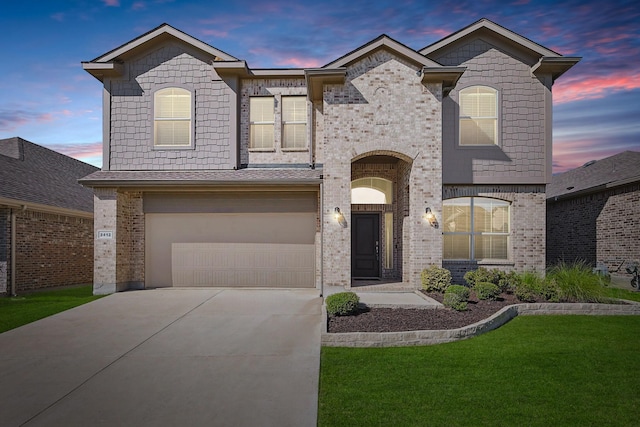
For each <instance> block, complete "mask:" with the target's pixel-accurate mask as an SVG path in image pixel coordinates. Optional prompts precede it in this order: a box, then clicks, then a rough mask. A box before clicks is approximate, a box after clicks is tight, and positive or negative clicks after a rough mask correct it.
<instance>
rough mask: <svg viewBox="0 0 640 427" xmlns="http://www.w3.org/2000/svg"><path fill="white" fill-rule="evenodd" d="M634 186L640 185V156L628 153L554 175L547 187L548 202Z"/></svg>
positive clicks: (635, 152) (637, 153) (635, 153)
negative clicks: (638, 183) (632, 184)
mask: <svg viewBox="0 0 640 427" xmlns="http://www.w3.org/2000/svg"><path fill="white" fill-rule="evenodd" d="M632 182H640V152H637V151H625V152H622V153H619V154H616V155H615V156H611V157H607V158H605V159H602V160H597V161H595V160H594V161H591V162H588V163H585V164H584V165H583V166H581V167H579V168H576V169H572V170H570V171H568V172H565V173H562V174H560V175H554V176H553V177H552V178H551V183H550V184H549V185H547V199H556V198H567V197H573V196H577V195H579V194H584V193H593V192H596V191H601V190H605V189H607V188H611V187H617V186H620V185H624V184H628V183H632Z"/></svg>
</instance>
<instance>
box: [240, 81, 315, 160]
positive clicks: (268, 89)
mask: <svg viewBox="0 0 640 427" xmlns="http://www.w3.org/2000/svg"><path fill="white" fill-rule="evenodd" d="M296 95H297V96H306V95H307V86H306V82H305V80H304V78H299V79H257V80H250V79H243V80H242V90H241V98H240V123H241V128H240V163H241V164H250V165H255V164H266V163H270V164H309V140H308V138H307V147H306V148H304V149H283V148H282V97H283V96H296ZM252 96H272V97H273V98H274V100H275V104H274V105H275V111H274V132H273V133H274V147H273V149H272V150H267V151H265V150H253V149H250V148H249V135H250V120H249V118H250V116H249V114H250V112H249V100H250V98H251V97H252ZM307 103H308V102H307ZM308 104H309V103H308ZM310 108H311V107H310V106H309V105H308V106H307V135H309V126H310V124H311V123H312V121H311V120H310V117H309V111H310Z"/></svg>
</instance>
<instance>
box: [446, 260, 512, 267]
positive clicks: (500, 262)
mask: <svg viewBox="0 0 640 427" xmlns="http://www.w3.org/2000/svg"><path fill="white" fill-rule="evenodd" d="M442 264H443V265H444V264H469V265H471V264H473V265H480V266H483V265H506V266H514V265H515V264H516V263H515V262H513V261H510V260H508V259H481V260H472V259H443V260H442Z"/></svg>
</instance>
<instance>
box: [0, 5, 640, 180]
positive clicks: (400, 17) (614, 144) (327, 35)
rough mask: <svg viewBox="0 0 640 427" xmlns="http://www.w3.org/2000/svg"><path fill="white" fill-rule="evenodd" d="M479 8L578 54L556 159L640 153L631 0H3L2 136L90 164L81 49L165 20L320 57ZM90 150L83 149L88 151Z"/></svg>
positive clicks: (247, 51)
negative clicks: (37, 0) (38, 0)
mask: <svg viewBox="0 0 640 427" xmlns="http://www.w3.org/2000/svg"><path fill="white" fill-rule="evenodd" d="M482 17H486V18H489V19H491V20H493V21H495V22H496V23H498V24H500V25H503V26H504V27H506V28H509V29H511V30H513V31H515V32H516V33H518V34H520V35H522V36H524V37H527V38H529V39H530V40H532V41H534V42H536V43H539V44H541V45H543V46H545V47H548V48H550V49H553V50H554V51H556V52H559V53H561V54H563V55H568V56H581V57H583V59H582V61H581V62H580V63H578V64H577V65H576V66H575V67H574V68H573V69H571V70H569V72H567V73H566V74H565V75H563V76H562V77H560V79H558V81H556V82H555V84H554V87H553V99H554V148H553V152H554V171H555V172H560V171H564V170H567V169H568V168H572V167H576V166H580V165H581V164H583V163H584V162H586V161H589V160H593V159H599V158H602V157H606V156H609V155H612V154H615V153H617V152H620V151H624V150H630V149H631V150H636V151H640V125H638V123H639V122H640V119H638V118H639V117H640V71H639V68H638V64H640V26H639V25H638V22H640V6H638V5H637V1H627V0H621V1H616V2H600V1H595V0H590V1H581V0H571V1H553V2H552V1H536V0H512V1H508V2H502V1H498V0H494V1H488V2H477V1H471V0H459V1H456V2H442V1H437V2H436V1H423V0H415V1H412V0H395V1H391V0H385V1H366V0H353V1H350V2H343V1H337V0H335V1H334V0H331V1H324V2H318V1H313V2H311V1H299V2H285V1H274V0H266V1H262V2H255V1H250V0H236V1H227V2H221V1H204V0H199V1H189V0H181V1H173V0H100V1H92V2H85V1H81V0H67V1H63V0H52V1H47V2H41V3H39V4H38V7H37V8H35V7H31V6H30V5H29V4H28V2H11V3H9V4H6V5H4V6H3V13H2V14H1V15H0V25H2V28H3V32H4V34H19V35H20V37H3V38H2V39H1V40H0V50H1V51H2V52H3V64H10V66H8V67H5V69H3V74H1V75H0V138H6V137H12V136H21V137H23V138H25V139H28V140H30V141H33V142H35V143H38V144H42V145H45V146H47V147H49V148H52V149H55V150H58V151H61V152H64V153H65V154H68V155H71V156H73V157H76V158H80V159H83V160H85V161H90V162H92V163H94V164H96V165H100V162H101V147H100V143H99V141H100V140H101V138H102V122H101V120H102V112H101V109H102V88H101V85H100V83H99V82H98V81H97V80H95V79H93V78H92V77H91V76H89V75H88V74H87V73H85V72H84V71H83V70H82V67H81V64H80V62H81V61H86V60H90V59H92V58H95V57H96V56H98V55H101V54H103V53H105V52H107V51H109V50H110V49H113V48H115V47H117V46H119V45H121V44H123V43H126V42H127V41H129V40H131V39H133V38H135V37H137V36H139V35H141V34H143V33H144V32H146V31H148V30H150V29H152V28H155V27H157V26H158V25H159V24H161V23H163V22H167V23H169V24H171V25H173V26H175V27H176V28H178V29H180V30H182V31H185V32H186V33H188V34H191V35H193V36H194V37H197V38H199V39H200V40H202V41H204V42H206V43H209V44H211V45H213V46H215V47H216V48H218V49H221V50H223V51H225V52H227V53H229V54H231V55H233V56H235V57H238V58H241V59H244V60H246V61H247V62H248V64H249V66H250V67H252V68H270V67H278V68H280V67H281V68H305V67H318V66H322V65H324V64H326V63H329V62H331V61H333V60H335V59H336V58H338V57H340V56H342V55H344V54H346V53H347V52H350V51H351V50H353V49H355V48H357V47H359V46H361V45H362V44H364V43H367V42H369V41H370V40H372V39H374V38H376V37H377V36H379V35H380V34H383V33H384V34H388V35H389V36H391V37H393V38H395V39H396V40H398V41H400V42H401V43H404V44H406V45H407V46H409V47H411V48H413V49H421V48H423V47H425V46H427V45H430V44H432V43H434V42H436V41H438V40H439V39H441V38H443V37H446V36H448V35H449V34H451V33H452V32H455V31H457V30H460V29H462V28H464V27H465V26H467V25H469V24H471V23H473V22H474V21H476V20H478V19H480V18H482ZM87 159H90V160H87Z"/></svg>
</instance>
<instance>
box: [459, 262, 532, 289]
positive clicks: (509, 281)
mask: <svg viewBox="0 0 640 427" xmlns="http://www.w3.org/2000/svg"><path fill="white" fill-rule="evenodd" d="M519 277H520V276H519V275H518V274H517V273H516V272H514V271H512V272H509V273H505V272H504V271H502V270H498V269H497V268H494V269H492V270H487V269H486V268H484V267H480V268H478V269H477V270H474V271H468V272H467V273H466V274H465V275H464V280H465V281H466V282H467V283H468V284H469V286H471V287H472V288H473V287H474V286H475V285H476V284H478V283H481V282H485V283H493V284H494V285H496V286H498V287H499V288H500V292H501V293H502V292H512V291H513V289H515V288H516V286H517V284H518V283H519Z"/></svg>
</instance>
